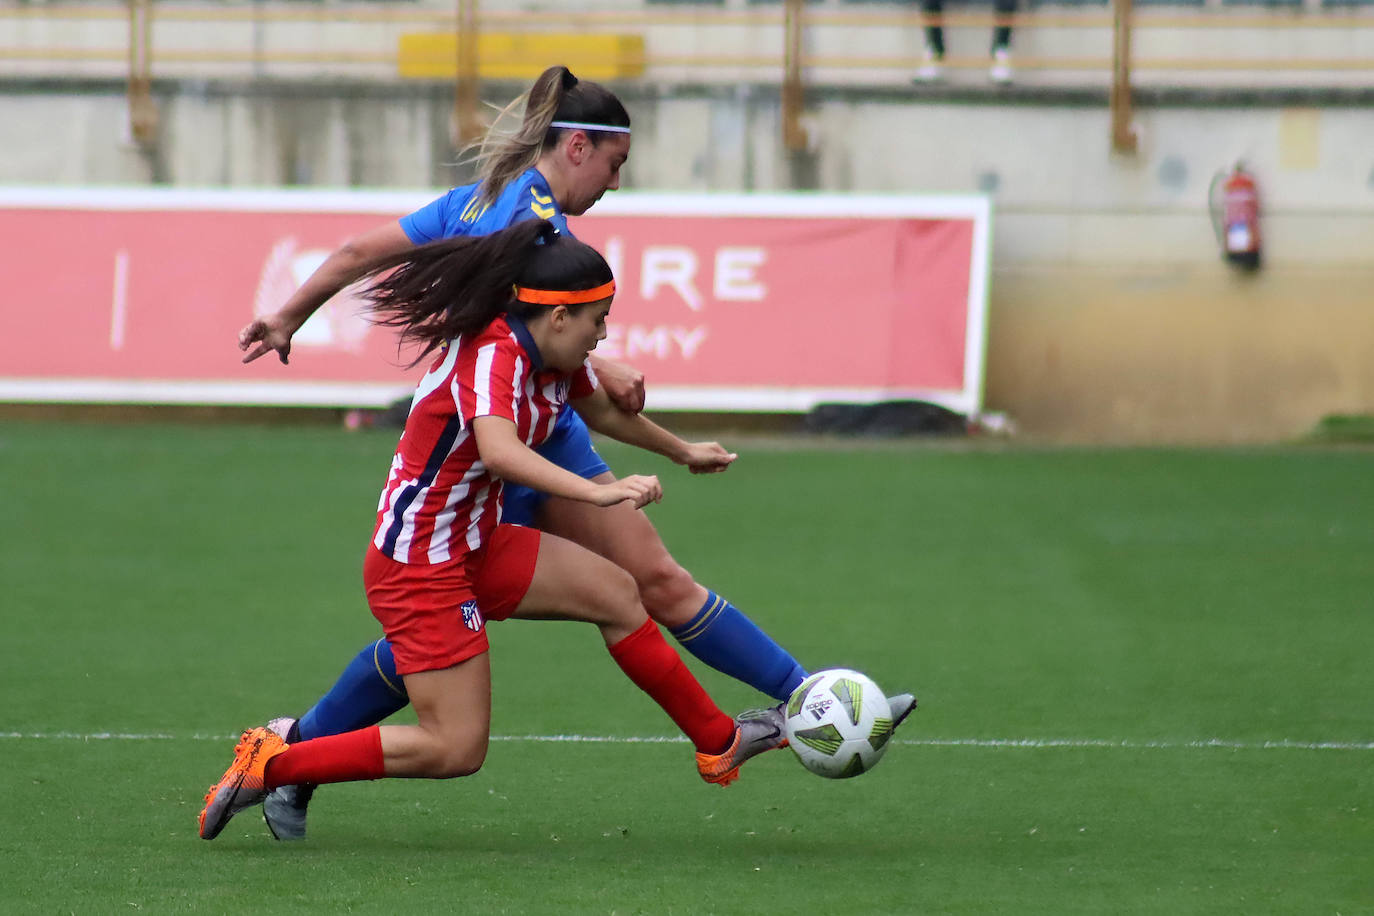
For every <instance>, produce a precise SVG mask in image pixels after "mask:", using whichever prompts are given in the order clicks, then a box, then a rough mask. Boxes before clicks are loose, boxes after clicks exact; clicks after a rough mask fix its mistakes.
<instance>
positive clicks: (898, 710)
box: [887, 693, 916, 731]
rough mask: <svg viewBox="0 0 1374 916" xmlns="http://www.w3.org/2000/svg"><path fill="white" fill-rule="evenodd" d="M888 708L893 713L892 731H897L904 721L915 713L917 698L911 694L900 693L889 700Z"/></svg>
mask: <svg viewBox="0 0 1374 916" xmlns="http://www.w3.org/2000/svg"><path fill="white" fill-rule="evenodd" d="M887 708H888V709H889V710H891V711H892V730H893V731H896V730H897V726H898V725H901V724H902V720H904V719H905V718H906V717H907V716H909V715H911V714H912V712H914V711H915V709H916V698H915V697H914V696H912V695H911V694H909V693H899V694H897V695H896V696H895V697H888V698H887Z"/></svg>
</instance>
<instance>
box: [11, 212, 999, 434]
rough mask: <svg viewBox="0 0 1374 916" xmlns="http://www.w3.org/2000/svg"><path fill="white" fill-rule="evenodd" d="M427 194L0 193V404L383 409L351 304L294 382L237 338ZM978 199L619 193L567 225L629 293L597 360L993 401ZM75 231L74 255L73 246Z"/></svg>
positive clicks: (718, 382) (780, 394)
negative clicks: (337, 256)
mask: <svg viewBox="0 0 1374 916" xmlns="http://www.w3.org/2000/svg"><path fill="white" fill-rule="evenodd" d="M432 196H433V195H432V192H405V193H384V192H315V191H303V192H280V191H277V192H267V191H264V192H250V193H245V192H228V191H199V192H196V191H174V190H114V189H107V190H89V189H84V190H83V189H78V190H56V189H54V190H41V189H22V188H11V189H0V221H3V224H4V232H5V234H6V235H7V237H11V238H24V239H25V240H26V243H25V244H24V245H22V246H10V247H9V248H8V250H7V254H6V258H7V267H8V268H9V269H8V271H7V276H8V277H9V279H8V281H7V285H8V289H7V294H6V297H5V300H4V302H5V305H4V308H3V312H4V314H3V321H4V325H5V327H6V329H7V333H6V334H5V335H4V336H3V337H0V401H8V402H35V403H148V404H232V405H283V406H287V405H294V406H335V407H378V406H384V405H387V404H390V403H391V402H393V401H394V400H396V399H397V398H398V397H404V396H406V395H407V394H408V393H409V391H410V389H411V387H412V383H413V380H414V378H415V377H416V376H417V375H418V374H419V372H420V371H421V370H420V369H412V370H407V369H406V367H407V366H408V365H409V364H410V363H411V362H412V361H413V359H414V354H413V353H409V352H402V351H399V350H398V349H397V345H396V340H395V335H394V333H393V332H391V331H389V330H386V329H380V328H377V327H375V326H373V325H372V324H371V323H370V322H369V321H368V320H367V319H366V317H365V316H364V315H362V314H361V313H360V312H361V305H362V302H361V300H360V299H359V297H358V294H357V291H356V290H345V291H344V292H343V293H341V294H340V295H339V296H336V297H335V298H334V299H333V300H332V301H331V302H330V303H329V304H328V305H326V307H325V308H324V309H322V310H321V311H320V312H319V313H317V314H316V315H315V316H314V317H313V318H312V319H311V320H310V321H309V322H308V323H307V324H306V325H305V326H304V327H303V328H302V329H301V330H300V332H299V333H298V334H297V335H296V337H295V340H294V347H293V350H292V361H291V366H290V368H283V367H282V366H280V365H278V364H277V361H276V360H275V359H271V358H267V359H261V360H258V361H257V362H255V363H253V364H251V365H248V366H243V365H241V364H240V353H239V351H238V349H237V348H236V347H235V345H234V340H235V336H236V334H237V332H238V330H239V328H241V327H242V326H243V325H244V324H246V323H247V322H248V321H249V320H250V319H251V318H252V317H253V315H254V314H262V313H266V312H270V311H274V310H276V309H277V308H278V307H280V306H281V305H282V304H283V303H284V302H285V301H286V298H287V297H288V296H289V295H290V294H291V293H292V292H293V291H294V290H295V289H296V287H297V286H298V285H299V284H300V283H301V282H302V281H303V280H304V279H305V278H306V277H307V276H308V275H309V274H310V273H311V272H312V271H313V270H314V269H315V268H316V267H317V266H318V265H319V264H320V263H321V262H322V261H323V260H324V258H325V257H326V256H327V255H328V254H329V252H330V251H332V250H333V249H335V248H336V247H337V246H338V245H339V244H340V243H342V242H343V241H344V240H345V239H347V238H348V237H350V236H351V235H353V234H356V233H358V232H360V231H362V230H365V229H369V228H371V227H373V226H375V225H377V224H378V223H379V222H381V221H383V220H385V219H386V218H387V217H388V216H397V215H400V214H403V213H406V212H408V211H410V210H412V209H415V208H416V207H418V206H420V205H422V204H424V203H426V202H427V201H428V200H429V199H430V198H431V197H432ZM990 220H991V214H990V205H989V202H988V199H987V198H986V197H982V196H977V195H971V196H926V197H922V196H911V197H903V196H881V197H879V196H859V195H692V196H671V195H653V194H634V193H624V194H618V195H615V196H614V197H613V198H608V199H606V200H605V201H602V202H601V203H600V204H599V205H598V206H597V208H596V210H595V211H594V215H588V216H585V217H580V218H577V219H576V220H574V222H573V228H574V230H575V231H576V233H577V234H578V236H579V237H580V238H582V239H584V240H586V241H588V242H589V243H591V244H593V245H595V246H596V247H597V248H598V249H600V250H601V251H603V252H604V253H605V254H606V257H607V259H608V260H609V261H610V262H611V264H612V267H613V269H614V270H615V272H616V275H617V277H618V278H619V293H618V295H617V297H616V303H615V306H614V310H613V312H612V316H611V323H610V324H611V327H610V336H609V337H608V338H607V339H606V340H605V341H603V342H602V344H601V345H600V347H599V348H598V350H597V352H598V353H599V354H601V355H604V356H607V357H610V358H615V359H623V360H625V361H628V362H630V363H631V364H633V365H635V366H636V367H638V368H639V369H641V370H642V371H644V372H645V373H646V375H647V377H648V378H649V380H650V391H651V395H650V397H651V402H650V406H652V407H653V408H656V409H667V410H704V411H768V412H802V411H806V410H810V409H811V408H813V407H814V406H816V405H817V404H821V403H831V402H841V403H846V402H847V403H871V402H876V401H886V400H919V401H927V402H931V403H935V404H939V405H941V406H943V407H947V408H949V409H950V410H955V411H958V412H960V413H963V414H967V415H976V414H978V413H979V412H980V409H981V407H982V390H983V356H984V341H985V337H986V309H987V277H988V243H989V242H988V240H989V235H990ZM73 239H80V244H73V241H72V240H73Z"/></svg>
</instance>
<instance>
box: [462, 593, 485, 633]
mask: <svg viewBox="0 0 1374 916" xmlns="http://www.w3.org/2000/svg"><path fill="white" fill-rule="evenodd" d="M459 610H461V611H462V612H463V626H465V627H467V628H468V629H469V630H472V631H473V632H474V633H478V632H481V630H482V611H481V609H480V608H479V607H477V602H476V601H475V600H469V601H464V602H463V603H462V604H461V605H459Z"/></svg>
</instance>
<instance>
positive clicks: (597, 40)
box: [396, 32, 644, 80]
mask: <svg viewBox="0 0 1374 916" xmlns="http://www.w3.org/2000/svg"><path fill="white" fill-rule="evenodd" d="M397 51H398V53H397V59H396V67H397V72H398V73H399V74H400V75H401V76H402V77H407V78H410V79H453V78H454V77H456V76H457V75H458V36H457V35H455V34H453V33H452V32H410V33H406V34H403V35H401V37H400V42H399V46H398V48H397ZM477 61H478V76H479V77H480V78H482V79H510V80H532V79H534V78H535V77H536V76H538V75H539V74H540V73H542V72H544V70H545V69H546V68H548V67H551V66H553V65H554V64H563V65H564V66H566V67H568V68H569V69H570V70H572V72H573V73H576V74H577V75H578V76H581V77H586V78H587V79H591V80H612V79H624V78H628V77H637V76H642V75H643V74H644V37H643V36H642V35H617V34H612V33H601V34H596V33H593V34H586V33H572V32H531V33H520V32H483V33H482V34H481V35H479V36H478V37H477Z"/></svg>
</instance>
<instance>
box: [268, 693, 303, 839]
mask: <svg viewBox="0 0 1374 916" xmlns="http://www.w3.org/2000/svg"><path fill="white" fill-rule="evenodd" d="M267 727H268V729H270V730H271V731H273V732H275V733H276V734H278V735H280V736H281V738H282V740H284V741H287V742H291V741H299V740H300V732H299V731H298V730H297V729H296V720H295V719H292V718H290V717H283V718H280V719H273V720H272V721H271V722H268V723H267ZM314 794H315V787H314V786H313V785H299V786H277V788H275V789H273V790H272V791H270V792H268V793H267V797H266V798H264V799H263V800H262V819H263V820H264V821H266V822H267V829H268V830H270V831H271V832H272V836H273V837H275V838H276V839H278V840H303V839H305V811H306V808H308V807H309V806H310V797H311V796H312V795H314Z"/></svg>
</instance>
